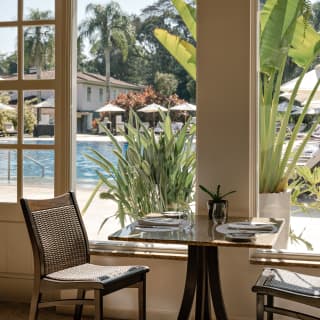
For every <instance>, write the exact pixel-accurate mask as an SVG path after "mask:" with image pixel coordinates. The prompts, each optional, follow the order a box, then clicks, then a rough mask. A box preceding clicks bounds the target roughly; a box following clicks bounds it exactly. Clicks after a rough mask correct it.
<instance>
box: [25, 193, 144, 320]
mask: <svg viewBox="0 0 320 320" xmlns="http://www.w3.org/2000/svg"><path fill="white" fill-rule="evenodd" d="M21 206H22V210H23V215H24V218H25V221H26V224H27V228H28V233H29V237H30V240H31V244H32V249H33V255H34V266H35V277H34V289H33V294H32V299H31V306H30V314H29V320H34V319H37V315H38V309H39V308H46V307H52V306H58V305H75V306H76V307H75V313H74V319H81V314H82V307H83V305H84V304H86V305H93V306H94V307H95V318H94V319H95V320H98V319H99V320H101V319H103V303H102V302H103V296H104V295H106V294H109V293H111V292H114V291H116V290H119V289H122V288H126V287H137V288H138V292H139V294H138V297H139V298H138V300H139V302H138V304H139V319H140V320H142V319H146V272H148V271H149V268H148V267H145V266H99V265H94V264H91V263H90V256H89V247H88V238H87V234H86V231H85V228H84V225H83V222H82V218H81V214H80V211H79V208H78V205H77V202H76V199H75V196H74V194H73V193H72V192H69V193H66V194H64V195H61V196H58V197H56V198H53V199H47V200H26V199H21ZM62 289H76V290H77V297H76V299H64V300H55V301H52V300H44V299H43V293H45V292H51V293H52V291H53V290H62ZM87 290H93V292H94V298H93V299H88V298H86V297H85V293H86V291H87ZM56 292H57V291H56ZM57 293H59V291H58V292H57Z"/></svg>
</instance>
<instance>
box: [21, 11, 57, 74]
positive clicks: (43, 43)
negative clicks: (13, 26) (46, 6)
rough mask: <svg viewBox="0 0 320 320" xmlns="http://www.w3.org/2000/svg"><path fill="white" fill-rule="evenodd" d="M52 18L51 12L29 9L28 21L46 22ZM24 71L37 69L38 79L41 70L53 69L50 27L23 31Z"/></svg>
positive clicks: (52, 46)
mask: <svg viewBox="0 0 320 320" xmlns="http://www.w3.org/2000/svg"><path fill="white" fill-rule="evenodd" d="M51 17H52V12H51V11H40V10H39V9H30V13H29V15H28V20H46V19H50V18H51ZM24 47H25V50H24V52H25V56H24V59H25V61H24V62H25V63H24V65H25V71H26V72H28V71H29V68H30V67H36V68H37V77H38V78H39V79H40V77H41V70H50V69H52V68H53V67H54V52H55V46H54V31H53V27H52V26H46V25H44V26H30V27H28V28H26V29H25V30H24Z"/></svg>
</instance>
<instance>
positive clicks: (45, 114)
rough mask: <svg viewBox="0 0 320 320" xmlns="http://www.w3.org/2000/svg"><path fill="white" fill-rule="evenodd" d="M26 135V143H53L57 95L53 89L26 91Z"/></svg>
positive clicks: (24, 94) (24, 140)
mask: <svg viewBox="0 0 320 320" xmlns="http://www.w3.org/2000/svg"><path fill="white" fill-rule="evenodd" d="M23 96H24V136H23V138H24V139H23V142H24V143H26V144H39V141H40V140H39V139H38V138H41V144H53V143H54V139H53V137H54V123H55V96H54V91H53V90H30V91H24V93H23Z"/></svg>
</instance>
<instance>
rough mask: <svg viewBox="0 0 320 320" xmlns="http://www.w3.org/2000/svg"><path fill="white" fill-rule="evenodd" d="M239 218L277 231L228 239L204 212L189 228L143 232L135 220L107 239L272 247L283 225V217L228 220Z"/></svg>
mask: <svg viewBox="0 0 320 320" xmlns="http://www.w3.org/2000/svg"><path fill="white" fill-rule="evenodd" d="M239 221H252V222H255V223H257V222H263V223H264V222H266V223H268V222H272V223H275V226H276V231H275V232H273V233H258V234H256V235H255V238H254V239H252V240H249V241H241V242H240V241H231V240H227V239H226V235H225V234H223V233H220V232H218V231H217V230H216V228H217V225H214V224H213V223H212V221H211V220H209V219H208V217H207V216H205V215H196V216H195V217H194V225H193V227H192V229H191V230H189V229H187V230H179V229H177V230H170V231H156V232H155V231H153V230H151V231H145V230H143V231H142V230H139V228H137V222H134V223H132V224H130V225H128V226H126V227H125V228H123V229H121V230H119V231H117V232H115V233H113V234H111V235H109V237H108V238H109V240H121V241H134V242H153V243H162V244H185V245H194V246H226V247H247V248H262V249H271V248H272V247H273V245H274V244H275V242H276V240H277V238H278V235H279V232H280V231H281V229H282V226H283V222H284V221H283V220H274V219H269V218H251V219H248V218H240V217H237V218H229V220H228V223H231V222H239Z"/></svg>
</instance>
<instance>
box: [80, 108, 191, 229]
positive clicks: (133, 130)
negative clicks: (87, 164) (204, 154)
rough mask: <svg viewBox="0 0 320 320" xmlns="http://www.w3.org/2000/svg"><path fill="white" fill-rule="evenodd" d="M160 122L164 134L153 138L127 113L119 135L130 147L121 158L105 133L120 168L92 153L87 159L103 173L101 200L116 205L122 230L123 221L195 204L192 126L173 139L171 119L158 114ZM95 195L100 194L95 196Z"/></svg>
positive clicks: (152, 135)
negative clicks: (174, 206)
mask: <svg viewBox="0 0 320 320" xmlns="http://www.w3.org/2000/svg"><path fill="white" fill-rule="evenodd" d="M161 117H162V120H163V133H160V134H159V135H158V136H157V135H155V133H154V131H153V130H148V129H146V128H145V127H144V126H143V124H142V123H141V121H140V119H139V117H138V116H137V115H136V114H135V113H134V112H133V111H131V112H130V116H129V122H128V124H126V129H127V133H125V132H122V135H123V137H124V138H125V140H126V141H127V143H128V147H127V151H126V153H125V154H123V152H122V147H121V145H119V143H118V142H117V140H116V139H115V138H114V137H113V135H112V134H111V133H110V131H109V130H108V129H107V128H104V130H105V132H106V134H107V135H108V136H109V138H110V139H111V141H112V143H113V145H114V150H113V153H114V154H115V156H116V157H117V159H118V166H114V165H113V164H112V163H111V162H110V161H109V160H107V159H106V158H105V157H104V156H103V155H102V154H100V153H99V152H97V151H96V150H94V149H91V154H86V156H87V158H88V159H90V160H91V161H93V162H94V163H96V164H97V165H98V166H99V167H100V168H101V170H100V171H99V172H97V173H98V175H99V177H100V182H99V184H100V185H101V184H104V185H105V186H106V187H107V191H104V192H101V193H100V197H101V198H103V199H111V200H114V201H116V202H117V204H118V210H117V212H116V217H117V218H118V219H119V221H120V223H121V224H122V225H123V224H124V222H125V219H126V218H127V217H128V218H130V219H133V220H135V219H138V218H140V217H142V216H144V215H145V214H147V213H150V212H162V211H165V210H167V209H168V208H170V207H172V206H173V205H176V204H177V205H179V206H180V207H181V206H188V204H189V203H190V202H191V201H192V199H193V189H194V181H195V161H196V157H195V150H194V147H193V143H192V141H193V139H194V136H195V126H192V125H190V123H186V124H185V126H184V127H183V128H182V129H181V130H180V131H179V132H178V133H175V134H174V133H173V131H172V128H171V120H170V116H168V115H167V116H165V115H164V114H161ZM97 191H98V188H96V189H95V190H94V192H97ZM92 198H93V197H91V199H89V202H90V201H92ZM87 207H88V204H87V205H86V208H87Z"/></svg>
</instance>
